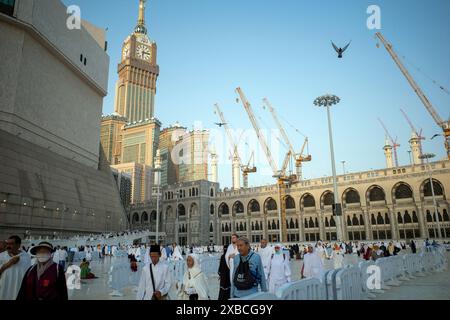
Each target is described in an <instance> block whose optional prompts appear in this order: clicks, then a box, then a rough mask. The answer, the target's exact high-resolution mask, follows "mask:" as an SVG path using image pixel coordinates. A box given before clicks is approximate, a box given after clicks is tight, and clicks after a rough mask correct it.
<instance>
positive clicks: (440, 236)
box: [419, 153, 442, 239]
mask: <svg viewBox="0 0 450 320" xmlns="http://www.w3.org/2000/svg"><path fill="white" fill-rule="evenodd" d="M435 156H436V155H435V154H433V153H424V154H421V155H420V156H419V158H420V159H426V160H427V165H428V174H429V179H430V187H431V196H432V197H433V207H434V218H435V219H436V224H437V228H438V232H437V236H438V238H439V239H441V238H442V235H441V224H440V222H439V215H438V209H437V203H436V197H435V195H434V186H433V178H432V176H431V165H430V162H429V159H431V158H434V157H435Z"/></svg>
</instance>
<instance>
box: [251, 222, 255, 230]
mask: <svg viewBox="0 0 450 320" xmlns="http://www.w3.org/2000/svg"><path fill="white" fill-rule="evenodd" d="M251 228H252V231H253V230H255V223H254V222H253V221H252V227H251Z"/></svg>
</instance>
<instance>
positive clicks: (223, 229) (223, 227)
mask: <svg viewBox="0 0 450 320" xmlns="http://www.w3.org/2000/svg"><path fill="white" fill-rule="evenodd" d="M224 231H225V226H224V225H223V224H222V232H224Z"/></svg>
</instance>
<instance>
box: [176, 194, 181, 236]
mask: <svg viewBox="0 0 450 320" xmlns="http://www.w3.org/2000/svg"><path fill="white" fill-rule="evenodd" d="M175 194H176V195H177V207H176V210H175V242H176V243H177V244H178V224H179V222H178V197H179V194H180V192H179V191H178V190H177V192H175Z"/></svg>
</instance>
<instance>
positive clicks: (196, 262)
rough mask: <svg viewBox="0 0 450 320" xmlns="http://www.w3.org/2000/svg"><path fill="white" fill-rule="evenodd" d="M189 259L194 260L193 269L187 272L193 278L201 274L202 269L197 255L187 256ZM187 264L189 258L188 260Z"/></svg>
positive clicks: (188, 269)
mask: <svg viewBox="0 0 450 320" xmlns="http://www.w3.org/2000/svg"><path fill="white" fill-rule="evenodd" d="M187 257H188V258H189V257H191V258H192V259H194V265H193V266H192V268H189V267H188V268H187V270H186V271H187V272H188V273H189V275H190V276H191V278H193V277H195V276H196V275H197V274H199V273H200V272H202V270H201V268H200V261H199V258H198V256H197V255H196V254H195V253H191V254H189V255H188V256H187ZM186 263H187V258H186Z"/></svg>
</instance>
